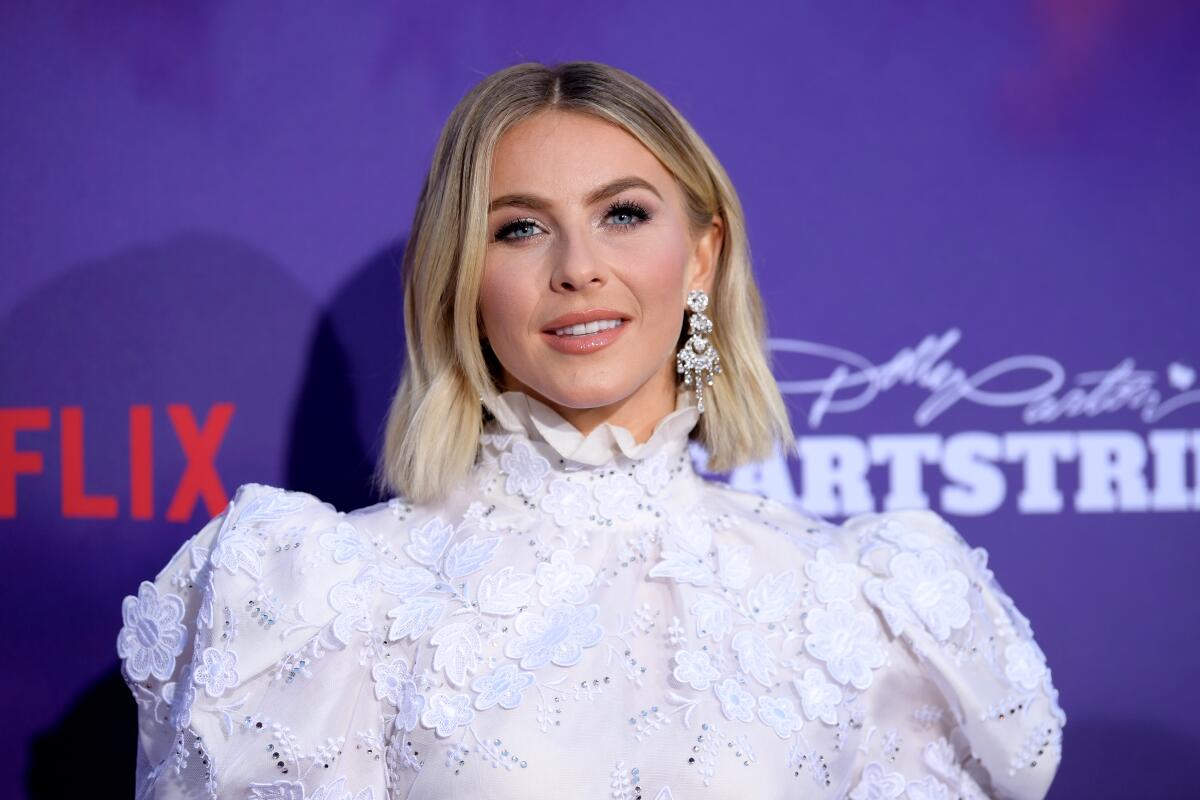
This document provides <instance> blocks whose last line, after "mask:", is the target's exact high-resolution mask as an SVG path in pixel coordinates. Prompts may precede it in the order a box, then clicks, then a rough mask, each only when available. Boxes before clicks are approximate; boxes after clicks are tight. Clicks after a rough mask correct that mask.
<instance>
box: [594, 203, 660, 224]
mask: <svg viewBox="0 0 1200 800" xmlns="http://www.w3.org/2000/svg"><path fill="white" fill-rule="evenodd" d="M612 216H617V217H629V218H631V219H630V221H629V222H624V223H618V224H616V225H613V226H612V227H614V228H636V227H637V226H639V225H641V224H642V223H643V222H646V221H647V220H649V219H650V213H649V212H648V211H646V209H644V208H642V206H641V205H640V204H639V203H635V202H634V201H632V200H618V201H617V202H615V203H613V204H612V205H611V206H609V207H608V210H607V211H605V212H604V217H605V219H607V218H609V217H612Z"/></svg>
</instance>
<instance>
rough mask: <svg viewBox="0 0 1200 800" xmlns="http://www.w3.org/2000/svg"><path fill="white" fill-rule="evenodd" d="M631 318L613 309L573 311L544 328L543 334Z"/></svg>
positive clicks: (550, 322)
mask: <svg viewBox="0 0 1200 800" xmlns="http://www.w3.org/2000/svg"><path fill="white" fill-rule="evenodd" d="M629 318H630V317H629V315H628V314H622V313H621V312H620V311H614V310H613V309H611V308H589V309H588V310H586V311H573V312H571V313H570V314H563V315H562V316H561V317H555V318H554V319H552V320H550V321H549V322H547V323H546V324H545V325H543V326H542V333H554V332H555V331H557V330H561V329H563V328H569V327H571V326H572V325H586V324H587V323H589V322H602V321H604V320H620V321H622V322H627V321H628V320H629Z"/></svg>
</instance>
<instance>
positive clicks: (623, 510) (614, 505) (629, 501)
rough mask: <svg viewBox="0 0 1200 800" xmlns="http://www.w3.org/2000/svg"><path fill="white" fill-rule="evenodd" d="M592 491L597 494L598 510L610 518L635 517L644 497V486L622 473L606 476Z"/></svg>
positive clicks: (625, 518)
mask: <svg viewBox="0 0 1200 800" xmlns="http://www.w3.org/2000/svg"><path fill="white" fill-rule="evenodd" d="M592 493H593V494H594V495H595V496H596V511H597V512H599V514H600V516H602V517H605V518H607V519H610V520H618V519H624V520H629V519H633V517H634V515H635V514H636V513H637V504H638V503H639V502H640V501H641V500H642V497H643V491H642V487H641V486H638V484H637V483H636V482H634V480H633V479H632V478H630V477H629V476H627V475H622V474H616V475H606V476H604V477H603V478H602V479H600V480H599V481H597V482H596V487H595V488H594V489H593V490H592Z"/></svg>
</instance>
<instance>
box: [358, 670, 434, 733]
mask: <svg viewBox="0 0 1200 800" xmlns="http://www.w3.org/2000/svg"><path fill="white" fill-rule="evenodd" d="M371 677H372V678H374V679H375V697H376V699H379V700H387V701H388V702H389V703H391V704H392V705H394V706H395V707H396V709H397V711H396V724H397V725H398V726H399V727H401V728H403V729H404V730H406V731H411V730H412V729H413V728H415V727H416V725H417V717H418V715H419V714H420V713H421V711H422V710H423V709H424V708H425V697H424V696H423V695H421V694H420V692H419V691H418V690H417V683H416V681H415V680H414V678H413V675H412V673H411V672H410V671H409V668H408V662H407V661H405V660H404V659H403V658H396V659H394V660H393V661H391V662H390V663H386V664H376V665H375V666H374V667H372V668H371Z"/></svg>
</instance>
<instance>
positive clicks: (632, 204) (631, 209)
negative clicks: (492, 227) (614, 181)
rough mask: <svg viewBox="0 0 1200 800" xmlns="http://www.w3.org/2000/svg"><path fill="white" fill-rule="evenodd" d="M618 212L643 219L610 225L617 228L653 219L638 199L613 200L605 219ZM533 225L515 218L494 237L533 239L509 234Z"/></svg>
mask: <svg viewBox="0 0 1200 800" xmlns="http://www.w3.org/2000/svg"><path fill="white" fill-rule="evenodd" d="M617 213H621V214H628V215H630V216H632V217H634V218H636V219H640V220H641V222H636V223H630V224H628V225H613V226H610V227H614V228H617V229H621V228H626V229H631V228H637V227H640V226H641V225H642V224H643V223H645V222H649V221H650V219H651V217H650V212H649V211H647V210H646V209H645V208H643V207H642V205H641V203H638V202H637V201H636V200H617V201H615V202H613V203H612V204H611V205H610V206H609V207H608V208H607V209H605V210H604V219H608V218H609V217H611V216H612V215H613V214H617ZM531 225H537V221H536V220H532V219H529V218H527V217H523V218H521V219H514V220H513V221H512V222H508V223H505V224H504V225H502V226H501V227H500V228H499V230H497V231H496V233H495V237H494V238H495V240H496V241H497V242H516V241H520V240H522V239H532V238H534V237H533V236H517V237H515V238H512V239H509V238H508V234H510V233H512V232H513V231H515V230H520V229H521V228H524V227H528V226H531Z"/></svg>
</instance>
